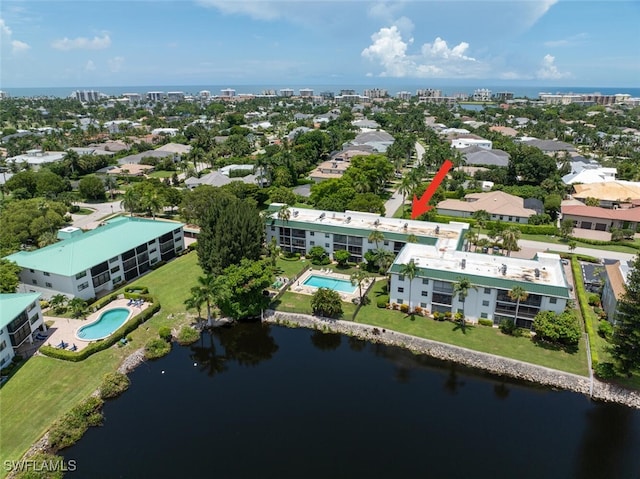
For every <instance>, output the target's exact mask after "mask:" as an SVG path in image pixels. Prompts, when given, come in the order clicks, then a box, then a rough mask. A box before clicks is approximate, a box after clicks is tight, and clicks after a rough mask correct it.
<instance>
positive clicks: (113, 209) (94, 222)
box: [71, 201, 124, 230]
mask: <svg viewBox="0 0 640 479" xmlns="http://www.w3.org/2000/svg"><path fill="white" fill-rule="evenodd" d="M75 204H76V205H78V206H79V207H80V208H88V209H92V210H94V212H93V213H91V214H89V215H71V218H72V219H73V226H75V227H76V228H82V229H86V230H92V229H94V228H96V227H97V226H98V225H99V224H100V221H101V220H103V219H104V217H105V216H109V215H112V214H114V213H120V212H122V211H124V210H123V209H122V206H120V201H112V202H110V203H75Z"/></svg>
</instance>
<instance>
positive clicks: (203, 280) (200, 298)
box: [191, 274, 218, 326]
mask: <svg viewBox="0 0 640 479" xmlns="http://www.w3.org/2000/svg"><path fill="white" fill-rule="evenodd" d="M215 280H216V278H215V277H214V276H213V275H211V274H207V275H205V276H200V277H199V278H198V284H197V286H194V287H193V288H191V298H192V300H193V302H194V304H198V303H200V304H206V305H207V326H213V322H212V316H211V306H213V304H214V303H215V302H216V301H217V299H218V296H217V292H216V283H215Z"/></svg>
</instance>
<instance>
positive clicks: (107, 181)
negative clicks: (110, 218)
mask: <svg viewBox="0 0 640 479" xmlns="http://www.w3.org/2000/svg"><path fill="white" fill-rule="evenodd" d="M104 186H105V188H107V189H108V190H109V196H111V199H112V200H113V190H115V189H116V188H117V187H118V182H117V181H116V179H115V178H114V177H113V176H111V175H107V176H106V177H105V178H104Z"/></svg>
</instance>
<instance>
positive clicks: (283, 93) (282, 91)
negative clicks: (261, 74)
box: [280, 88, 294, 98]
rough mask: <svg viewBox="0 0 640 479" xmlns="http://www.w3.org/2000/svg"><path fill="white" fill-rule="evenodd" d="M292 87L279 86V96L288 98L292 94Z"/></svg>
mask: <svg viewBox="0 0 640 479" xmlns="http://www.w3.org/2000/svg"><path fill="white" fill-rule="evenodd" d="M293 93H294V91H293V88H281V89H280V96H282V97H285V98H290V97H292V96H293Z"/></svg>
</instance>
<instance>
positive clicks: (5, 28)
mask: <svg viewBox="0 0 640 479" xmlns="http://www.w3.org/2000/svg"><path fill="white" fill-rule="evenodd" d="M0 32H2V34H3V35H6V36H8V37H10V36H11V33H12V32H11V28H9V25H7V24H6V23H5V22H4V20H3V19H2V18H0Z"/></svg>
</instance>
